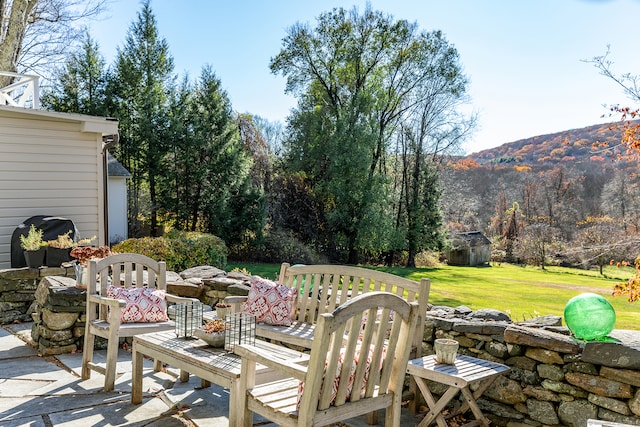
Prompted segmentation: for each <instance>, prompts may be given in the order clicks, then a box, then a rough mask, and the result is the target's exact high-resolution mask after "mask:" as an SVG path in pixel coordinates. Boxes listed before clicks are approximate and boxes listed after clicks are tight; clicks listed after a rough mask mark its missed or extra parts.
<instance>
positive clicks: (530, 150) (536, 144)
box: [467, 122, 622, 165]
mask: <svg viewBox="0 0 640 427" xmlns="http://www.w3.org/2000/svg"><path fill="white" fill-rule="evenodd" d="M621 133H622V127H621V126H620V123H619V122H612V123H606V124H600V125H593V126H588V127H585V128H580V129H571V130H567V131H563V132H557V133H551V134H548V135H539V136H534V137H531V138H526V139H521V140H518V141H514V142H509V143H507V144H503V145H501V146H499V147H495V148H490V149H487V150H483V151H480V152H478V153H473V154H471V155H469V156H467V158H468V159H472V160H475V161H476V162H478V163H480V164H483V165H484V164H488V163H493V164H500V163H520V164H526V165H536V164H540V163H562V162H583V161H589V160H595V161H599V160H603V159H604V158H606V157H607V155H608V154H610V153H607V152H603V151H602V150H599V149H594V147H593V144H594V143H606V144H608V145H609V146H610V147H613V146H616V145H618V144H619V143H620V139H621Z"/></svg>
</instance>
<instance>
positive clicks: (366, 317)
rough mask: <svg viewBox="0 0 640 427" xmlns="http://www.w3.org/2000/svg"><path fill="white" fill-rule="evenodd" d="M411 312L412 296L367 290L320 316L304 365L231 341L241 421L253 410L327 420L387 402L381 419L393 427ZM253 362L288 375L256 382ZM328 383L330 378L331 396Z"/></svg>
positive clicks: (247, 421) (282, 419)
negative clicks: (237, 369) (239, 360)
mask: <svg viewBox="0 0 640 427" xmlns="http://www.w3.org/2000/svg"><path fill="white" fill-rule="evenodd" d="M390 311H392V312H393V314H392V315H391V316H390ZM417 318H418V304H417V303H415V302H413V303H409V302H407V301H405V300H404V299H403V298H401V297H399V296H397V295H394V294H391V293H388V292H378V291H374V292H368V293H365V294H362V295H359V296H357V297H355V298H353V299H351V300H349V301H348V302H346V303H345V304H343V305H341V306H339V307H338V308H336V309H335V310H334V311H333V312H332V313H324V314H322V315H320V316H319V318H318V322H317V325H316V329H315V336H314V340H313V344H312V347H311V352H310V359H309V362H308V365H306V366H303V365H302V364H297V363H294V362H292V361H291V360H279V358H278V357H277V356H276V355H275V354H270V353H269V352H268V351H266V350H264V349H260V348H257V347H255V346H251V345H246V344H242V345H239V346H236V347H235V349H234V351H235V353H236V354H238V355H240V356H242V367H241V374H240V387H239V393H238V399H237V402H232V404H236V405H238V406H237V408H238V410H239V413H240V414H241V415H240V425H244V426H246V427H249V426H251V425H252V422H253V420H252V413H254V412H255V413H257V414H260V415H261V416H263V417H265V418H267V419H269V420H271V421H273V422H274V423H276V424H278V425H282V426H326V425H331V424H332V423H336V422H339V421H343V420H346V419H348V418H352V417H356V416H359V415H363V414H370V413H372V412H374V411H377V410H378V409H386V411H385V424H384V425H385V426H388V427H390V426H400V404H401V400H402V386H403V383H404V378H405V371H406V369H407V362H408V360H409V352H410V351H411V337H412V336H413V332H414V330H415V327H416V321H417ZM371 319H375V321H371ZM367 349H369V351H367ZM367 358H368V359H369V362H370V363H367ZM354 359H355V360H357V363H356V362H355V361H354ZM256 363H260V364H261V365H266V366H267V367H270V368H273V369H274V370H277V371H279V372H281V373H282V374H283V377H282V378H285V377H288V378H285V379H282V380H278V381H274V382H270V383H265V384H260V385H256V384H255V369H256ZM367 377H368V378H367ZM365 378H366V380H365ZM349 383H351V384H353V388H352V390H349V389H350V387H349V386H348V384H349ZM301 384H304V386H303V387H302V386H301ZM331 385H337V389H336V392H335V394H334V396H335V400H333V399H332V394H333V393H332V389H333V388H334V387H331ZM301 387H302V391H301V393H300V394H299V390H300V388H301ZM332 400H333V401H332Z"/></svg>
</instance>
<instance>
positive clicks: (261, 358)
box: [233, 344, 309, 381]
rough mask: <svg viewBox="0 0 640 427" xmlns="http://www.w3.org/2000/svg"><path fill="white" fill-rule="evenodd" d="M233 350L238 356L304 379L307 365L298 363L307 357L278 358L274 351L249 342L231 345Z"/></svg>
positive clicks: (304, 360) (306, 360) (305, 360)
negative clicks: (293, 358) (294, 358)
mask: <svg viewBox="0 0 640 427" xmlns="http://www.w3.org/2000/svg"><path fill="white" fill-rule="evenodd" d="M233 352H234V353H235V354H237V355H238V356H240V357H243V358H246V359H249V360H254V361H256V362H257V363H259V364H261V365H264V366H267V367H269V368H273V369H275V370H277V371H279V372H282V373H284V374H285V375H287V376H289V377H293V378H295V379H298V380H300V381H304V379H305V377H306V375H307V367H306V366H303V365H300V364H299V363H300V362H305V363H306V362H308V361H309V360H308V359H303V360H301V359H296V360H292V359H286V358H279V355H278V354H276V353H275V352H272V351H269V350H268V349H266V348H261V347H258V346H255V345H250V344H236V345H235V346H234V347H233Z"/></svg>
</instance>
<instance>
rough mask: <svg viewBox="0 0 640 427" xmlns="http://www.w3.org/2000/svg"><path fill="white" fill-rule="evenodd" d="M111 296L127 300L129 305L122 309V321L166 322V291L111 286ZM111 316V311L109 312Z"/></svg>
mask: <svg viewBox="0 0 640 427" xmlns="http://www.w3.org/2000/svg"><path fill="white" fill-rule="evenodd" d="M107 296H108V297H109V298H115V299H121V300H125V301H126V303H127V305H126V306H125V307H124V308H123V309H122V314H121V316H120V323H135V322H142V323H149V322H164V321H167V320H169V318H168V317H167V302H166V301H165V292H164V291H162V290H158V289H150V288H130V289H127V288H121V287H119V286H109V287H108V288H107ZM109 316H111V313H109Z"/></svg>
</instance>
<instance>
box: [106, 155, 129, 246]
mask: <svg viewBox="0 0 640 427" xmlns="http://www.w3.org/2000/svg"><path fill="white" fill-rule="evenodd" d="M107 176H108V177H109V179H108V181H109V183H108V186H107V200H108V201H109V203H108V205H109V212H108V218H109V221H108V223H109V242H108V243H109V244H115V243H118V242H121V241H123V240H126V239H127V238H128V224H127V179H129V178H131V173H130V172H129V171H128V170H127V169H126V168H125V167H124V166H122V164H121V163H120V162H118V161H117V160H116V159H115V157H113V156H112V155H111V153H109V152H107Z"/></svg>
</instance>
